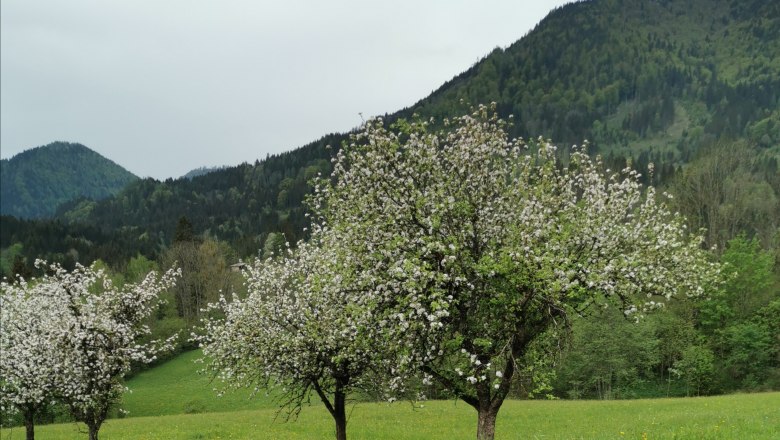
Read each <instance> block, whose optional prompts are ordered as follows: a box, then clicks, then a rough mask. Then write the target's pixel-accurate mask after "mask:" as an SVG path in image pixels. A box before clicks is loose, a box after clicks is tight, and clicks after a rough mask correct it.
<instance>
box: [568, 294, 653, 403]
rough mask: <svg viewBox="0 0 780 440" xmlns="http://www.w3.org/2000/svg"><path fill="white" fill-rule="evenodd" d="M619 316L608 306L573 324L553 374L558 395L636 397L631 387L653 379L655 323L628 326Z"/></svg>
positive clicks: (603, 397)
mask: <svg viewBox="0 0 780 440" xmlns="http://www.w3.org/2000/svg"><path fill="white" fill-rule="evenodd" d="M622 315H623V314H622V313H621V312H620V311H618V310H615V309H614V308H610V309H605V310H601V311H597V312H596V313H595V314H594V315H593V316H588V317H586V318H581V319H578V320H576V321H575V324H574V326H573V329H572V333H573V340H572V344H571V346H572V348H571V349H570V350H568V351H567V352H566V354H565V355H564V357H563V360H562V362H561V365H560V366H559V368H558V370H557V371H558V378H557V382H558V386H557V389H558V390H559V393H560V394H563V395H564V396H563V397H568V398H575V399H576V398H581V397H587V398H594V397H595V398H598V399H615V398H618V399H619V398H631V397H636V396H635V395H634V394H633V389H634V388H636V387H637V386H638V385H639V384H640V383H641V382H642V381H646V380H650V379H652V378H653V375H652V373H653V371H652V367H653V366H654V365H656V364H657V362H658V359H659V345H660V341H659V340H658V337H657V336H656V334H655V330H656V325H655V322H654V321H653V320H650V319H643V320H641V321H639V322H634V320H627V319H625V318H624V317H623V316H622ZM562 390H565V392H562Z"/></svg>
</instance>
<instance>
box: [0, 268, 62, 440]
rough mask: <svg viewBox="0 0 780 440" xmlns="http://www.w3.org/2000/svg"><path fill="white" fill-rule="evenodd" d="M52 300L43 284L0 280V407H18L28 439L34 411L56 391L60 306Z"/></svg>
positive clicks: (30, 434)
mask: <svg viewBox="0 0 780 440" xmlns="http://www.w3.org/2000/svg"><path fill="white" fill-rule="evenodd" d="M53 304H54V302H53V301H51V298H50V295H49V291H48V290H47V289H46V288H45V286H43V285H41V284H35V283H30V282H28V281H25V280H22V279H20V280H18V282H17V283H13V284H9V283H7V282H5V281H3V282H2V283H0V408H2V409H3V410H9V411H13V412H15V411H18V412H21V414H22V417H23V418H24V424H25V428H26V431H27V439H28V440H32V439H34V438H35V427H34V418H35V415H36V414H37V413H38V412H39V411H40V410H41V409H42V408H43V407H44V406H45V405H46V404H47V403H48V402H49V401H51V400H52V399H53V398H54V394H55V385H56V384H55V382H54V381H53V380H52V378H53V377H54V374H55V372H56V369H57V364H56V358H55V356H53V353H54V352H55V349H56V343H55V338H54V335H55V334H56V333H57V332H56V331H55V327H54V324H55V323H56V322H58V320H59V318H58V314H59V312H60V310H58V309H57V308H55V307H52V306H53Z"/></svg>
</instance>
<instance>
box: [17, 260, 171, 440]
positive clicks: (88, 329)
mask: <svg viewBox="0 0 780 440" xmlns="http://www.w3.org/2000/svg"><path fill="white" fill-rule="evenodd" d="M36 265H37V266H38V267H46V269H47V271H48V272H49V273H50V275H46V276H44V277H42V278H40V279H38V280H33V281H31V282H29V283H22V284H19V285H15V286H7V285H4V286H3V288H4V293H3V298H4V300H3V304H4V307H3V314H4V315H3V317H4V320H3V341H5V340H6V331H8V340H9V341H10V342H9V344H10V343H13V342H16V343H17V345H19V344H21V346H24V344H25V343H24V342H23V341H22V342H20V340H19V339H18V337H17V336H16V335H14V336H13V338H12V337H11V332H12V331H13V332H20V333H17V335H18V334H21V335H24V334H30V333H31V332H32V334H33V335H39V338H40V339H38V341H40V342H39V343H37V344H39V345H36V349H38V350H39V352H36V353H38V354H37V355H36V356H37V357H35V358H32V359H28V360H25V359H23V358H22V357H23V356H24V353H25V352H21V354H20V355H18V356H15V357H14V358H13V359H11V360H9V362H8V364H7V365H6V358H5V350H4V356H3V359H4V360H3V363H2V365H3V370H2V373H3V378H2V381H3V384H4V386H6V384H9V383H10V384H17V383H19V382H13V381H12V380H9V378H14V377H16V376H18V375H20V374H27V371H28V370H29V369H32V368H34V369H35V370H36V371H35V372H36V373H40V374H42V376H41V377H40V378H39V381H38V382H29V385H24V387H25V388H27V390H26V391H25V392H28V393H40V391H36V390H37V389H38V388H41V387H42V389H43V390H45V391H46V393H47V395H49V394H50V395H54V396H55V397H57V398H58V399H60V400H62V401H63V402H64V403H66V404H67V405H68V406H69V408H70V410H71V413H72V415H73V416H74V418H75V419H76V420H78V421H81V422H83V423H85V424H86V425H87V428H88V429H89V438H90V440H97V438H98V431H99V430H100V426H101V425H102V424H103V421H105V419H106V417H107V415H108V411H109V409H110V408H111V406H112V405H113V404H115V403H116V402H117V401H118V400H119V398H120V397H121V394H122V392H123V391H124V386H123V385H122V383H121V380H122V378H123V377H124V375H125V374H126V373H127V372H128V371H129V370H130V366H131V362H150V361H152V360H154V358H155V354H156V353H157V352H159V351H160V350H164V349H167V348H170V347H171V340H168V341H164V342H160V343H154V344H139V343H138V339H139V338H140V337H141V336H143V335H146V334H148V333H149V328H148V327H147V326H145V325H144V324H143V322H144V320H145V319H146V318H147V317H148V316H149V315H150V314H151V312H152V311H153V306H154V305H155V301H156V300H157V297H158V295H159V294H160V292H162V291H163V290H165V289H168V288H170V287H171V286H173V284H174V280H175V277H176V275H177V272H174V271H169V272H168V273H166V274H164V275H163V276H162V277H160V278H158V277H157V275H156V274H155V273H150V274H149V275H147V276H146V278H145V279H144V280H142V281H141V282H139V283H137V284H126V285H124V286H123V287H121V288H120V287H117V286H115V285H114V284H113V283H112V281H111V279H110V278H109V277H108V276H107V275H106V273H105V272H104V271H103V270H96V269H94V268H88V267H84V266H77V267H76V268H75V269H74V270H73V271H72V272H68V271H66V270H65V269H63V268H62V267H61V266H59V265H57V264H53V265H50V266H46V263H45V262H42V261H38V262H36ZM6 292H7V293H6ZM6 298H12V299H13V301H15V303H14V304H23V305H24V307H23V308H21V310H22V312H19V313H17V314H16V315H15V316H16V317H17V318H21V317H23V319H16V320H14V321H10V322H8V321H5V313H6V312H5V304H6ZM20 298H21V299H25V301H24V302H23V301H21V300H20ZM9 302H10V300H9ZM12 318H13V317H12ZM6 329H8V330H6ZM4 344H5V342H4ZM4 348H5V347H4ZM12 348H13V349H14V350H21V347H19V346H14V347H12ZM28 352H29V350H28ZM31 362H36V363H40V365H39V366H34V367H31V366H30V365H29V364H30V363H31ZM36 387H38V388H36ZM21 388H23V387H21V386H16V387H15V389H17V391H15V392H16V393H20V392H21V391H19V390H20V389H21ZM34 401H35V400H34V399H33V400H31V402H34Z"/></svg>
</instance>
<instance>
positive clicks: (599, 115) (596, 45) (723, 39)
mask: <svg viewBox="0 0 780 440" xmlns="http://www.w3.org/2000/svg"><path fill="white" fill-rule="evenodd" d="M778 29H780V5H778V4H777V3H776V2H772V1H752V2H743V1H728V0H717V1H703V0H700V1H693V0H686V1H683V0H667V1H658V2H645V1H639V0H635V1H606V0H605V1H590V2H579V3H574V4H570V5H567V6H565V7H562V8H559V9H557V10H555V11H553V12H552V13H550V15H549V16H548V17H547V18H545V19H544V20H543V21H542V22H541V23H540V24H539V25H538V26H537V27H536V28H535V29H534V30H533V31H531V32H530V33H529V34H528V35H526V36H525V37H523V38H522V39H520V40H519V41H517V42H516V43H515V44H513V45H511V46H510V47H508V48H506V49H495V50H494V51H493V52H492V53H490V54H489V55H487V56H486V57H485V58H484V59H483V60H481V61H480V62H478V63H476V64H475V65H474V66H473V67H472V68H470V69H468V70H467V71H466V72H463V73H461V74H460V75H458V76H456V77H455V78H453V79H452V80H450V81H449V82H447V83H446V84H444V85H443V86H442V87H441V88H439V89H438V90H436V91H435V92H433V93H432V94H431V95H430V96H428V97H426V98H424V99H422V100H421V101H420V102H418V103H417V104H415V105H413V106H411V107H410V108H407V109H404V110H401V111H399V112H397V113H394V114H391V115H386V116H387V120H388V121H393V120H395V119H397V118H400V117H404V118H409V117H412V115H413V114H414V113H416V114H418V115H420V116H421V117H425V118H427V117H429V116H432V117H435V118H437V119H438V120H441V119H442V118H445V117H450V116H453V115H457V114H461V113H463V112H464V111H465V110H466V108H467V107H466V104H463V102H462V101H465V102H466V103H471V104H475V103H484V102H489V101H495V102H497V103H498V111H499V113H500V115H501V116H503V117H508V116H509V115H513V116H514V118H513V120H514V126H513V128H512V134H513V135H517V136H524V137H537V136H544V137H547V138H550V139H552V140H553V141H554V142H556V143H558V144H559V145H562V146H565V145H569V144H572V143H581V142H582V141H583V140H585V139H587V140H588V141H589V142H590V145H591V147H590V148H591V151H592V152H594V153H599V154H602V155H603V156H604V157H605V160H606V163H607V165H608V166H609V167H611V168H613V169H615V168H619V167H622V166H624V165H625V164H626V163H627V162H630V163H631V164H632V165H633V166H634V167H636V168H638V169H639V170H641V171H643V172H644V173H645V175H646V178H645V179H646V182H651V181H652V183H655V184H657V185H662V186H664V187H667V188H669V189H671V191H672V192H674V193H675V194H677V195H678V196H679V197H678V203H680V206H679V209H680V210H681V211H683V212H685V213H686V214H688V215H689V217H690V218H691V221H692V222H693V223H694V224H696V225H699V226H705V227H708V228H710V232H709V233H708V234H709V235H708V239H709V240H708V244H712V245H720V246H721V248H722V246H723V245H724V244H725V242H726V241H727V240H728V239H730V238H732V237H733V236H735V235H736V233H738V232H739V231H745V232H747V233H748V234H749V235H751V236H752V235H754V234H757V235H758V236H759V238H760V239H761V243H762V245H763V246H765V247H774V246H776V243H777V238H776V236H777V227H778V221H777V219H778V218H780V205H779V204H778V194H780V186H779V185H780V179H778V177H777V175H778V171H777V170H778V167H777V163H778V159H779V158H780V111H779V110H778V108H780V105H779V104H778V102H779V100H780V60H778V59H777V57H775V56H773V54H777V53H780V31H778ZM346 139H347V136H346V135H345V134H332V135H328V136H326V137H324V138H322V139H320V140H318V141H315V142H313V143H311V144H309V145H306V146H304V147H301V148H299V149H297V150H293V151H291V152H289V153H285V154H281V155H278V156H272V157H267V158H266V159H265V160H260V161H257V162H255V163H254V164H242V165H238V166H235V167H229V168H226V169H223V170H218V171H215V172H211V173H208V174H206V175H203V176H198V177H195V178H193V179H191V180H189V179H177V180H170V179H169V180H166V181H163V182H160V181H155V180H152V179H146V180H139V181H136V182H135V183H133V184H132V185H129V186H128V187H127V188H125V189H124V190H123V191H122V192H121V193H120V194H118V195H116V196H114V197H111V198H109V199H106V200H102V201H98V202H95V201H92V200H80V201H75V202H71V203H69V204H67V205H65V206H62V207H61V208H60V209H59V211H58V213H57V217H58V218H59V219H61V220H62V221H65V222H72V223H73V222H75V223H84V224H88V225H92V226H95V227H99V228H101V229H102V230H103V231H104V233H106V234H109V235H110V234H114V233H116V231H123V233H125V234H130V235H133V236H134V237H135V238H136V243H137V244H136V245H135V246H136V250H137V251H139V252H144V253H147V252H151V253H149V254H148V255H147V256H148V257H150V258H156V257H157V256H158V255H157V252H158V251H160V250H162V249H164V248H165V247H166V246H168V245H169V244H170V243H171V240H172V234H173V231H174V228H175V225H176V222H177V221H178V219H179V218H181V217H186V218H187V219H188V220H189V221H190V222H191V223H192V225H193V227H194V230H195V232H196V233H198V234H206V235H208V236H210V237H212V238H214V239H217V240H222V241H226V242H228V243H229V244H230V245H231V246H232V247H234V248H235V250H236V251H237V254H238V255H239V256H242V257H248V256H250V255H253V254H255V253H257V252H258V250H259V249H263V248H264V247H271V248H272V247H274V246H275V245H277V244H278V241H279V240H280V237H281V236H280V235H279V234H280V233H281V234H283V237H284V238H286V239H287V240H290V241H295V240H297V239H299V238H302V230H303V227H304V226H305V225H306V223H307V222H306V218H305V217H304V209H303V207H302V204H301V202H302V200H303V198H304V195H305V194H306V193H307V192H308V191H309V189H310V188H309V186H308V184H307V181H308V180H309V179H310V178H311V177H313V176H314V175H316V174H317V173H318V172H322V173H327V172H329V170H330V158H331V157H332V156H333V154H334V153H335V151H336V149H337V148H338V147H339V146H340V144H341V143H342V142H344V141H345V140H346ZM326 145H331V146H333V148H331V149H326V148H325V147H326ZM732 146H736V147H734V148H736V149H738V150H739V151H740V152H741V153H740V155H737V156H736V157H732V158H731V159H729V160H736V161H738V162H739V165H738V166H737V165H736V164H731V165H727V164H726V165H724V164H722V165H721V168H717V170H718V171H717V173H718V176H719V177H720V178H721V183H722V185H720V186H717V187H713V186H712V185H707V184H706V183H705V182H701V180H702V179H705V175H706V174H707V173H711V171H706V170H705V168H707V167H708V166H709V167H713V166H715V165H714V163H715V162H718V163H720V162H722V160H720V159H713V157H716V156H717V157H720V156H723V154H720V153H717V152H718V151H721V152H722V151H728V150H731V149H733V148H732ZM563 150H564V154H565V149H563ZM732 156H733V155H732ZM723 160H726V159H723ZM651 162H652V163H654V170H653V172H652V173H649V172H648V164H649V163H651ZM697 179H698V181H697ZM696 185H700V187H697V186H696ZM694 188H700V189H694ZM702 189H703V190H702ZM713 191H719V192H718V193H717V194H715V193H713ZM754 194H757V195H755V196H753V195H754ZM743 195H749V197H743ZM694 199H697V200H694ZM735 201H738V202H739V203H734V202H735ZM4 203H5V202H4ZM724 217H728V218H730V219H736V220H734V221H732V222H727V221H725V220H724ZM727 223H728V224H727ZM30 227H31V228H37V227H39V226H33V225H32V224H30ZM17 230H18V231H19V232H18V234H16V235H14V236H7V235H6V236H5V238H4V240H10V241H3V243H2V246H3V247H8V246H10V245H11V244H13V243H15V242H19V243H22V246H23V247H24V248H25V251H24V253H25V255H27V256H28V257H29V256H32V255H33V249H32V248H31V245H29V244H25V243H26V238H25V233H24V232H23V231H22V230H21V229H17ZM269 237H271V240H272V241H273V242H271V243H269V242H268V240H269ZM131 246H132V245H131ZM36 252H38V251H37V250H36Z"/></svg>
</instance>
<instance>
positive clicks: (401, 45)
mask: <svg viewBox="0 0 780 440" xmlns="http://www.w3.org/2000/svg"><path fill="white" fill-rule="evenodd" d="M564 3H567V2H566V1H563V0H545V1H530V0H529V1H518V0H506V1H503V0H502V1H499V0H483V1H478V0H473V1H457V0H441V1H427V0H395V1H386V0H385V1H381V2H380V1H371V0H327V1H325V0H321V1H315V0H311V1H282V0H277V1H251V0H221V1H217V0H212V1H205V0H166V1H161V0H127V1H124V0H123V1H106V0H67V1H63V0H46V1H42V0H3V1H2V3H0V69H2V71H1V72H0V152H1V154H2V157H3V158H8V157H11V156H13V155H14V154H16V153H18V152H20V151H23V150H26V149H29V148H32V147H36V146H39V145H44V144H47V143H49V142H52V141H55V140H62V141H70V142H80V143H82V144H84V145H86V146H88V147H90V148H92V149H93V150H95V151H97V152H98V153H100V154H102V155H104V156H106V157H108V158H109V159H111V160H113V161H115V162H117V163H118V164H120V165H122V166H123V167H125V168H127V169H128V170H130V171H131V172H133V173H135V174H137V175H139V176H151V177H155V178H166V177H178V176H180V175H182V174H184V173H186V172H187V171H189V170H191V169H193V168H197V167H200V166H215V165H236V164H239V163H241V162H244V161H250V162H253V161H254V160H255V159H258V158H259V159H262V158H264V157H265V156H266V154H268V153H271V154H273V153H279V152H282V151H288V150H292V149H294V148H297V147H299V146H301V145H304V144H306V143H308V142H310V141H313V140H316V139H318V138H319V137H321V136H322V135H324V134H326V133H332V132H343V131H347V130H350V129H352V128H354V127H356V126H358V125H360V122H361V119H360V115H359V114H360V113H362V114H363V115H364V116H365V117H368V116H371V115H378V114H384V113H391V112H394V111H396V110H398V109H401V108H403V107H406V106H409V105H411V104H413V103H415V102H416V101H417V100H419V99H421V98H423V97H425V96H426V95H428V94H429V93H430V92H431V91H433V90H434V89H436V88H437V87H439V86H440V85H441V84H443V83H444V82H445V81H447V80H449V79H451V78H452V77H453V76H455V75H457V74H458V73H460V72H462V71H464V70H466V69H467V68H468V67H470V66H471V65H472V64H474V63H475V62H476V61H478V60H479V59H480V58H482V57H483V56H484V55H486V54H488V53H489V52H490V51H491V50H492V49H493V48H495V47H497V46H499V47H506V46H508V45H509V44H511V43H512V42H514V41H516V40H518V39H519V38H521V37H522V36H523V35H525V34H526V33H527V32H528V31H529V30H530V29H532V28H533V27H534V26H535V25H536V24H537V23H538V22H539V21H540V20H541V19H542V18H543V17H544V16H545V15H547V13H548V12H549V11H550V10H551V9H553V8H554V7H556V6H559V5H562V4H564Z"/></svg>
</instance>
